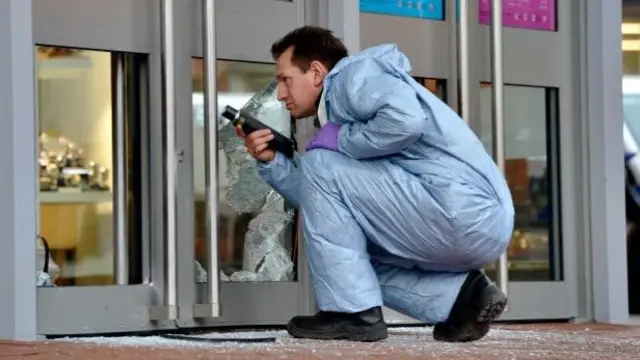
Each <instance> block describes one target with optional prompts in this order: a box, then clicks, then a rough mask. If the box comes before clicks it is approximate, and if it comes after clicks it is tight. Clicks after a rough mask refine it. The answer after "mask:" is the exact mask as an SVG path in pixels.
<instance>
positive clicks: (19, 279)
mask: <svg viewBox="0 0 640 360" xmlns="http://www.w3.org/2000/svg"><path fill="white" fill-rule="evenodd" d="M32 8H33V6H32V1H31V0H4V1H0V48H2V50H3V56H0V79H2V81H0V109H2V111H0V166H1V167H2V169H3V171H4V174H5V176H1V177H0V189H2V191H0V209H1V211H2V216H1V217H0V229H2V237H1V238H0V246H1V247H2V252H0V274H2V280H0V319H2V320H0V339H8V340H35V339H36V334H37V316H38V309H37V294H36V256H35V253H36V235H37V222H36V221H37V219H38V217H37V214H38V205H39V204H38V195H37V192H38V187H39V184H38V177H37V169H38V165H37V162H36V160H37V158H38V153H37V152H36V149H37V148H38V143H37V139H38V137H37V136H38V132H37V126H36V117H35V115H36V114H35V106H34V105H35V98H34V95H35V91H34V90H35V88H34V86H35V84H36V81H35V80H36V79H34V68H35V64H34V60H35V56H36V54H35V51H34V38H33V18H32V11H33V9H32ZM40 306H42V307H47V306H50V304H46V303H41V304H40ZM48 310H52V309H51V308H49V309H48Z"/></svg>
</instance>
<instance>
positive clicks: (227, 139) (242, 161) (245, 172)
mask: <svg viewBox="0 0 640 360" xmlns="http://www.w3.org/2000/svg"><path fill="white" fill-rule="evenodd" d="M218 139H219V142H220V145H221V146H222V150H223V151H224V154H225V156H226V157H227V174H226V177H227V182H228V187H227V191H226V192H225V193H224V194H223V196H224V197H223V198H222V199H221V201H224V202H225V203H226V204H228V205H229V207H230V208H231V209H233V211H236V212H238V213H252V212H255V211H258V210H260V208H261V207H262V206H263V205H264V201H265V198H266V196H267V194H269V192H270V191H271V187H270V186H269V185H268V184H267V183H265V182H264V180H262V177H260V173H259V172H258V168H257V167H256V160H255V159H254V158H253V157H251V155H250V154H249V153H248V152H247V149H246V147H245V146H244V142H243V141H242V140H241V139H240V138H238V136H237V135H236V133H235V128H234V127H233V125H232V124H231V123H228V124H227V125H225V126H223V127H222V128H221V129H220V130H219V132H218Z"/></svg>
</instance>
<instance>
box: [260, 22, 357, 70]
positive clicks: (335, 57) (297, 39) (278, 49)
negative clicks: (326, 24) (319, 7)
mask: <svg viewBox="0 0 640 360" xmlns="http://www.w3.org/2000/svg"><path fill="white" fill-rule="evenodd" d="M289 48H293V53H292V55H291V62H292V63H293V64H295V65H296V66H297V67H299V68H300V70H302V71H303V72H306V71H307V70H309V67H310V66H311V62H312V61H319V62H321V63H322V64H323V65H324V66H326V67H327V69H329V70H331V69H333V67H334V66H336V64H337V63H338V61H340V60H341V59H343V58H345V57H347V56H348V55H349V52H348V51H347V48H346V47H345V46H344V43H343V42H342V40H340V39H338V38H337V37H336V36H335V35H333V32H332V31H331V30H328V29H325V28H321V27H319V26H311V25H307V26H303V27H299V28H297V29H295V30H293V31H291V32H289V33H288V34H287V35H285V36H284V37H283V38H282V39H280V40H278V41H276V42H275V43H273V45H271V56H273V59H274V60H277V59H278V58H279V57H280V56H281V55H282V54H283V53H284V52H285V51H287V49H289Z"/></svg>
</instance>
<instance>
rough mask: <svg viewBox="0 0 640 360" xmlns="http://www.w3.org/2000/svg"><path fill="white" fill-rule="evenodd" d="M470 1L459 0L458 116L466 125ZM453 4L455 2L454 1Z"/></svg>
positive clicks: (468, 88) (469, 90)
mask: <svg viewBox="0 0 640 360" xmlns="http://www.w3.org/2000/svg"><path fill="white" fill-rule="evenodd" d="M469 1H470V0H460V9H459V18H460V20H459V25H458V26H459V30H458V44H459V48H458V67H459V71H460V116H461V117H462V119H463V120H464V121H465V122H466V123H467V124H468V123H469V119H470V118H471V77H470V74H471V70H470V68H471V66H470V62H471V56H470V54H469V52H470V51H469V49H470V46H469V35H470V33H469V28H470V26H471V14H470V11H469ZM454 2H455V1H454Z"/></svg>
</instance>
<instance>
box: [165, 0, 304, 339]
mask: <svg viewBox="0 0 640 360" xmlns="http://www.w3.org/2000/svg"><path fill="white" fill-rule="evenodd" d="M185 2H186V1H185ZM181 4H182V2H181ZM182 5H184V4H182ZM314 11H315V9H314V8H313V5H307V4H306V2H305V1H302V0H296V1H293V2H288V1H275V0H265V1H259V2H256V1H251V0H216V1H215V33H216V36H215V45H216V46H215V52H214V53H215V58H216V59H219V60H228V61H244V62H258V63H273V60H272V59H271V56H270V53H269V47H270V45H271V43H272V42H273V41H275V40H277V39H278V38H280V37H282V36H283V35H284V34H285V33H287V32H289V31H291V30H292V29H294V28H295V27H298V26H301V25H303V24H305V22H306V21H307V18H308V16H309V15H308V14H307V12H308V13H310V14H312V13H313V12H314ZM175 15H176V19H175V27H176V33H177V35H176V36H178V38H180V39H188V41H184V42H182V44H178V46H179V49H176V56H177V63H178V74H177V76H178V77H177V81H176V83H177V87H178V88H177V90H176V91H177V94H178V110H177V111H178V121H179V122H181V124H179V125H178V126H177V127H176V129H177V133H176V136H177V148H178V149H179V151H180V152H183V153H184V160H183V162H182V163H181V164H179V170H178V174H179V175H178V176H179V178H178V182H177V183H178V188H177V198H178V201H177V204H178V214H179V216H178V232H179V234H180V239H179V242H180V246H179V248H178V298H179V300H178V302H179V306H180V311H179V313H180V317H179V319H177V324H178V325H179V326H180V327H202V326H235V325H283V324H286V323H287V322H288V321H289V319H290V318H291V317H292V316H295V315H298V314H300V313H308V312H309V311H310V309H309V303H310V301H311V300H310V299H311V293H310V289H309V286H308V282H307V277H306V276H305V273H306V261H305V258H304V254H303V252H302V251H300V253H299V254H298V271H297V273H298V279H297V281H296V282H259V283H239V282H219V305H220V314H219V316H218V317H205V318H203V317H200V316H198V314H196V313H195V311H194V308H193V305H194V304H207V303H208V302H209V300H208V297H207V295H208V290H209V288H208V287H207V285H208V284H206V283H203V284H201V283H195V276H194V271H193V261H194V251H193V249H194V245H195V244H194V240H195V233H194V221H195V213H194V206H193V204H194V199H195V198H194V185H193V184H194V171H193V169H194V166H204V164H194V154H193V132H192V126H193V125H192V103H191V94H192V91H193V89H192V81H191V80H192V78H191V66H192V59H193V58H201V57H203V56H204V55H205V49H204V48H203V33H204V31H205V27H204V26H203V25H204V23H203V1H202V0H189V1H188V6H182V8H180V9H178V8H177V7H176V13H175ZM209 54H210V55H211V54H213V53H211V52H210V53H209ZM205 67H206V64H205ZM206 91H207V89H205V97H206V96H207V95H206ZM216 120H217V119H216ZM205 142H206V141H205ZM216 174H217V172H216ZM216 240H217V239H216ZM299 241H301V240H299ZM203 266H205V264H203ZM208 270H211V269H208ZM219 270H220V269H219V268H218V269H216V271H219ZM208 273H210V271H208ZM211 280H213V281H215V280H216V279H215V276H214V277H212V278H211Z"/></svg>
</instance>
